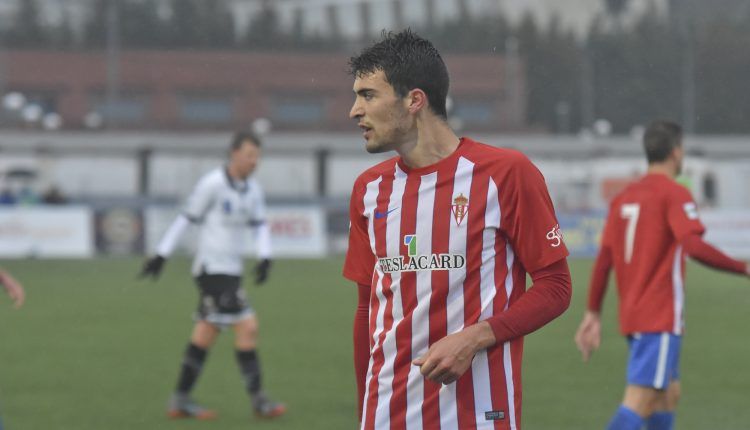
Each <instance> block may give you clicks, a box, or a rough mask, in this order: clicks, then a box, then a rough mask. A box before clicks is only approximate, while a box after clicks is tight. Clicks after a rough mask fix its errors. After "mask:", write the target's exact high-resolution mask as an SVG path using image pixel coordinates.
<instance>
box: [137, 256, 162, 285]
mask: <svg viewBox="0 0 750 430" xmlns="http://www.w3.org/2000/svg"><path fill="white" fill-rule="evenodd" d="M165 261H166V259H165V258H164V257H162V256H161V255H154V256H153V257H151V258H149V259H148V260H146V261H144V262H143V269H141V273H140V274H139V275H138V279H143V278H147V277H149V276H150V277H151V279H154V280H155V279H157V278H158V277H159V274H161V269H162V268H163V267H164V262H165Z"/></svg>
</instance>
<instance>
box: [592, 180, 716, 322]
mask: <svg viewBox="0 0 750 430" xmlns="http://www.w3.org/2000/svg"><path fill="white" fill-rule="evenodd" d="M704 231H705V228H704V227H703V224H702V223H701V221H700V218H699V216H698V207H697V206H696V204H695V202H694V201H693V197H692V196H691V195H690V191H688V189H687V188H685V187H684V186H682V185H680V184H678V183H677V182H675V181H674V180H673V179H671V178H669V177H667V176H666V175H661V174H649V175H646V176H644V177H643V178H642V179H640V180H639V181H637V182H634V183H632V184H630V185H629V186H628V187H627V188H625V190H623V191H622V192H621V193H620V194H619V195H617V196H616V197H615V198H614V199H613V200H612V203H611V204H610V209H609V215H608V216H607V222H606V224H605V227H604V233H603V237H602V246H604V247H609V248H610V250H611V255H612V261H613V263H614V266H615V274H616V277H617V292H618V294H619V298H620V300H619V312H620V330H621V332H622V333H623V334H632V333H639V332H641V333H648V332H671V333H674V334H681V333H682V330H683V324H684V321H683V317H684V315H683V309H684V302H685V299H684V293H683V289H684V287H683V279H684V275H685V253H684V252H683V251H682V247H681V246H680V240H682V239H683V238H684V237H685V236H687V235H689V234H696V233H697V234H703V232H704Z"/></svg>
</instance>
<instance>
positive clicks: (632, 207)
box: [620, 203, 641, 263]
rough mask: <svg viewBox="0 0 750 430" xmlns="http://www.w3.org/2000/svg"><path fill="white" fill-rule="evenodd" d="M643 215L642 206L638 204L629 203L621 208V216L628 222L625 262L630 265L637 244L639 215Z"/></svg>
mask: <svg viewBox="0 0 750 430" xmlns="http://www.w3.org/2000/svg"><path fill="white" fill-rule="evenodd" d="M640 213H641V205H639V204H638V203H627V204H624V205H622V207H621V208H620V216H621V217H622V218H624V219H626V220H627V221H628V225H627V227H626V228H625V262H626V263H630V260H631V259H632V258H633V243H634V242H635V227H636V224H638V215H640Z"/></svg>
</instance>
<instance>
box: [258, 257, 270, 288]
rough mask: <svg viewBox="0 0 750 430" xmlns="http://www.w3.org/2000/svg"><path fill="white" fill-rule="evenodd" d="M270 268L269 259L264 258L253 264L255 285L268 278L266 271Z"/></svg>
mask: <svg viewBox="0 0 750 430" xmlns="http://www.w3.org/2000/svg"><path fill="white" fill-rule="evenodd" d="M269 270H271V260H270V259H268V258H264V259H262V260H260V261H259V262H258V263H257V264H256V265H255V270H254V272H255V285H260V284H262V283H264V282H266V279H268V271H269Z"/></svg>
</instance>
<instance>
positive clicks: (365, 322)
mask: <svg viewBox="0 0 750 430" xmlns="http://www.w3.org/2000/svg"><path fill="white" fill-rule="evenodd" d="M357 289H358V291H359V293H358V294H359V300H358V302H357V310H356V312H355V314H354V375H355V378H356V381H357V400H358V405H359V412H358V413H360V414H361V413H362V402H363V401H364V397H365V384H366V379H367V366H368V362H369V360H370V341H369V339H370V335H369V333H370V330H369V313H370V286H369V285H364V284H358V285H357ZM360 419H361V417H360Z"/></svg>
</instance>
